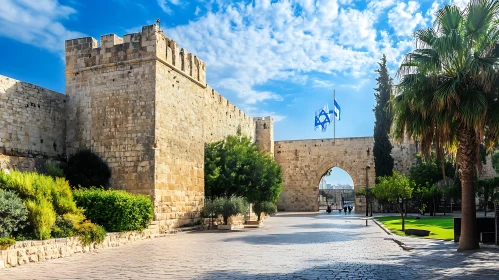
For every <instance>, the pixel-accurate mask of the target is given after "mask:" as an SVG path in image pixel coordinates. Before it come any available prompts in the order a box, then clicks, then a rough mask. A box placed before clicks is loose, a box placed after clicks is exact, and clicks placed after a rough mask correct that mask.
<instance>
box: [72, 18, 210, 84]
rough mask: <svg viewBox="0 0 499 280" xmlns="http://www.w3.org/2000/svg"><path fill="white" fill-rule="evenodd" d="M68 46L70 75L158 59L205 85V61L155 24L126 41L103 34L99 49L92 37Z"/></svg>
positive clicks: (130, 35) (73, 42)
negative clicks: (92, 68)
mask: <svg viewBox="0 0 499 280" xmlns="http://www.w3.org/2000/svg"><path fill="white" fill-rule="evenodd" d="M65 46H66V72H67V73H71V72H75V71H81V70H83V69H86V68H90V67H98V66H102V67H104V66H112V65H116V64H122V63H134V62H141V61H147V60H158V61H160V62H162V63H164V64H166V65H168V66H170V67H171V68H172V69H174V70H175V71H177V72H179V73H181V74H183V75H185V76H187V77H189V78H190V79H192V80H194V81H196V82H198V83H199V84H200V85H202V86H203V87H204V86H206V64H205V62H204V61H202V60H200V59H199V58H198V57H197V56H195V55H193V54H191V53H189V52H188V51H187V50H186V49H184V48H180V47H179V46H178V44H177V43H176V42H175V41H174V40H171V39H169V38H168V37H167V36H166V35H165V34H164V33H163V31H161V30H160V29H159V27H158V26H157V25H155V24H154V25H148V26H144V27H142V31H141V32H139V33H132V34H127V35H125V36H124V37H123V38H121V37H118V36H117V35H115V34H107V35H103V36H101V37H100V46H99V45H98V42H97V40H96V39H95V38H93V37H85V38H79V39H72V40H67V41H66V44H65Z"/></svg>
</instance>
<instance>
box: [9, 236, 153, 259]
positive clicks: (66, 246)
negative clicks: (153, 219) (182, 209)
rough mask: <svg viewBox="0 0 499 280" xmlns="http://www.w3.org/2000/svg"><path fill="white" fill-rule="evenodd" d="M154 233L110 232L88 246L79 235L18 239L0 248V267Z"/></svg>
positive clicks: (89, 248) (101, 247)
mask: <svg viewBox="0 0 499 280" xmlns="http://www.w3.org/2000/svg"><path fill="white" fill-rule="evenodd" d="M154 234H155V232H154V231H153V230H151V229H146V230H144V231H143V232H138V231H130V232H112V233H108V234H107V237H106V239H105V240H104V242H103V243H101V244H91V245H89V246H81V243H80V240H79V237H68V238H56V239H49V240H30V241H18V242H16V243H15V244H14V245H12V246H10V247H9V248H8V249H6V250H0V268H7V267H15V266H19V265H26V264H28V263H32V262H42V261H46V260H50V259H57V258H65V257H69V256H72V255H74V254H77V253H86V252H92V251H94V250H99V249H104V248H109V247H119V246H122V245H126V244H128V243H132V242H134V241H137V240H141V239H146V238H151V237H153V236H154Z"/></svg>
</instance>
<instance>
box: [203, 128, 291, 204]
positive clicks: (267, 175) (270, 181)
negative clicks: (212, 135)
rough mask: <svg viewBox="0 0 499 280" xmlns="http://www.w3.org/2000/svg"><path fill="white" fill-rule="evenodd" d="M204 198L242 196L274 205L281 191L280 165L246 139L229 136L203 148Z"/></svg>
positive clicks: (251, 200) (252, 200)
mask: <svg viewBox="0 0 499 280" xmlns="http://www.w3.org/2000/svg"><path fill="white" fill-rule="evenodd" d="M204 172H205V195H206V196H207V197H231V196H242V197H245V198H246V199H247V200H248V202H250V203H255V202H258V201H271V202H273V203H276V202H277V201H278V200H279V195H280V193H281V191H282V171H281V167H280V166H279V164H278V163H277V162H276V161H275V160H274V159H273V158H271V157H270V156H268V155H267V154H265V153H264V152H260V151H258V148H257V146H256V145H254V144H253V143H252V142H251V140H250V139H249V138H247V137H245V136H228V137H227V138H226V139H224V140H222V141H218V142H215V143H211V144H208V145H207V146H206V148H205V169H204Z"/></svg>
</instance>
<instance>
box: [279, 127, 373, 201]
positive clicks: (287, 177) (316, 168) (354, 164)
mask: <svg viewBox="0 0 499 280" xmlns="http://www.w3.org/2000/svg"><path fill="white" fill-rule="evenodd" d="M373 145H374V139H373V138H372V137H359V138H338V139H336V140H333V139H315V140H296V141H278V142H275V159H276V161H277V162H278V163H279V164H280V165H281V167H282V170H283V192H282V193H281V198H280V201H279V202H278V204H277V205H278V209H280V210H285V211H318V210H319V203H318V200H317V193H318V191H319V182H320V180H321V178H322V175H323V174H324V173H325V172H326V171H327V170H328V169H330V168H333V167H339V168H341V169H343V170H345V171H346V172H347V173H348V174H349V175H350V177H352V181H353V183H354V190H355V191H356V190H358V189H359V188H362V187H364V186H365V185H366V166H370V168H369V170H368V171H367V178H368V181H369V184H370V185H371V184H372V183H373V182H374V176H375V175H374V174H375V172H374V157H373V155H372V149H373ZM355 207H356V209H357V210H358V211H363V209H364V210H365V208H364V207H365V205H362V204H361V200H360V199H359V198H356V199H355Z"/></svg>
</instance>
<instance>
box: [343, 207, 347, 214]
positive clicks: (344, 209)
mask: <svg viewBox="0 0 499 280" xmlns="http://www.w3.org/2000/svg"><path fill="white" fill-rule="evenodd" d="M343 212H345V215H346V214H347V207H346V206H343Z"/></svg>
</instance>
